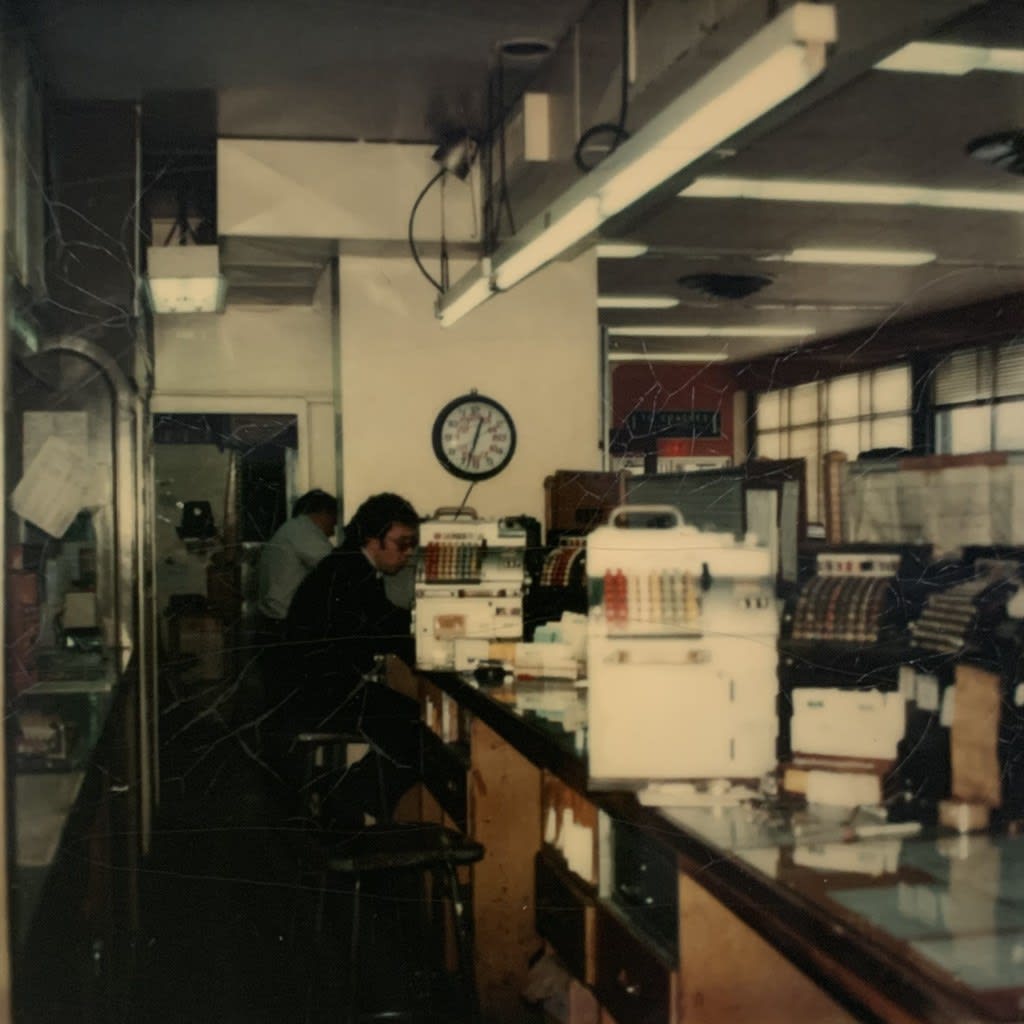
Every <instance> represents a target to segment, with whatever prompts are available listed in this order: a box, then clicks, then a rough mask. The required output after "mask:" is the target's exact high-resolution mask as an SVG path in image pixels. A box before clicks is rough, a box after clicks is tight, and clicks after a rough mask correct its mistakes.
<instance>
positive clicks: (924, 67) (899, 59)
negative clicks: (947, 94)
mask: <svg viewBox="0 0 1024 1024" xmlns="http://www.w3.org/2000/svg"><path fill="white" fill-rule="evenodd" d="M875 67H876V68H878V69H879V70H880V71H906V72H911V73H915V72H916V73H918V74H926V75H957V76H959V75H966V74H969V73H970V72H971V71H1002V72H1006V73H1009V74H1015V75H1024V50H1011V49H1008V48H1002V47H996V48H988V47H984V46H960V45H958V44H956V43H907V45H906V46H904V47H901V48H900V49H899V50H897V51H896V52H895V53H891V54H890V55H889V56H888V57H886V58H885V59H884V60H880V61H879V62H878V63H877V64H876V65H875Z"/></svg>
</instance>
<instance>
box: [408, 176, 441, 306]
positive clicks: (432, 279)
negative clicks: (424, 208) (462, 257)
mask: <svg viewBox="0 0 1024 1024" xmlns="http://www.w3.org/2000/svg"><path fill="white" fill-rule="evenodd" d="M444 175H445V169H444V168H443V167H442V168H441V170H439V171H438V172H437V174H435V175H434V176H433V177H432V178H431V179H430V181H428V182H427V183H426V185H424V186H423V191H422V192H420V194H419V195H418V196H417V197H416V202H415V203H413V204H412V210H410V212H409V251H410V252H411V253H412V258H413V260H414V261H415V263H416V266H417V267H419V269H420V273H421V274H422V275H423V276H424V277H425V278H426V279H427V280H428V281H429V282H430V283H431V284H432V285H433V286H434V287H435V288H436V289H437V290H438V291H439V292H443V291H444V286H443V285H442V284H441V282H440V281H438V280H437V279H436V278H435V277H434V276H433V274H431V273H430V271H429V270H427V268H426V267H425V266H424V265H423V261H422V260H421V259H420V254H419V253H418V252H417V251H416V239H415V237H414V235H413V227H414V225H415V223H416V211H417V210H418V209H419V206H420V203H422V202H423V199H424V197H425V196H426V194H427V193H428V192H429V191H430V190H431V189H432V188H433V187H434V185H436V184H437V182H439V181H440V180H441V179H442V178H443V177H444ZM443 272H444V271H443V268H442V273H443Z"/></svg>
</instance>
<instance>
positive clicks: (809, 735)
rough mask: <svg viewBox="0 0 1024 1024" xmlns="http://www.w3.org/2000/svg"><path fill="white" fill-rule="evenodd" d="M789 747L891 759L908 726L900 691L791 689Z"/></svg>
mask: <svg viewBox="0 0 1024 1024" xmlns="http://www.w3.org/2000/svg"><path fill="white" fill-rule="evenodd" d="M792 700H793V719H792V723H791V725H790V747H791V748H792V751H793V753H794V754H829V755H833V756H836V757H869V758H878V759H882V760H892V759H894V758H895V757H896V756H897V745H898V744H899V741H900V740H901V739H903V735H904V733H905V732H906V728H907V702H906V698H905V697H903V695H902V694H900V693H895V692H894V693H882V692H881V691H880V690H837V689H830V688H826V687H813V686H812V687H800V688H797V689H794V690H793V696H792Z"/></svg>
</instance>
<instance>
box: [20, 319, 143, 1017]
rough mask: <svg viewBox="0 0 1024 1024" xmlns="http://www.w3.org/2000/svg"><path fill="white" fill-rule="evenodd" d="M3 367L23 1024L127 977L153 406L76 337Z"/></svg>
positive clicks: (92, 1003)
mask: <svg viewBox="0 0 1024 1024" xmlns="http://www.w3.org/2000/svg"><path fill="white" fill-rule="evenodd" d="M8 372H9V373H10V377H11V379H10V388H9V397H8V404H7V409H6V426H7V429H6V431H5V446H6V447H5V465H6V491H7V496H8V501H7V504H8V513H7V521H6V536H5V568H6V573H5V583H6V595H5V596H6V612H7V614H6V622H5V633H6V636H5V641H6V643H5V655H6V663H5V678H6V692H5V705H6V711H7V715H6V719H5V720H6V723H7V729H6V735H5V740H6V751H7V758H6V765H7V772H6V779H5V794H6V799H7V808H8V822H9V827H8V831H7V848H6V852H7V860H8V866H9V870H8V878H9V886H10V888H9V900H8V907H9V916H10V925H11V927H10V935H11V942H12V952H11V962H12V965H13V993H14V1010H15V1013H16V1015H17V1019H19V1020H27V1021H32V1020H36V1019H40V1020H42V1019H53V1018H52V1012H53V1011H54V1009H55V1007H56V1005H57V1003H56V1002H55V1001H59V1002H60V1004H61V1005H64V1006H68V1005H74V1006H76V1008H84V1009H83V1012H85V1011H86V1010H87V1011H88V1012H89V1013H91V1012H93V1011H95V1012H96V1013H98V1014H100V1015H101V1016H102V1013H103V1007H104V1006H105V1005H108V1001H110V1000H114V999H116V998H117V993H118V991H119V989H120V987H122V986H123V985H124V984H126V979H127V978H128V977H130V964H131V946H132V942H131V935H132V932H133V928H134V925H135V878H136V872H135V867H136V862H137V859H138V857H139V855H140V853H141V850H142V844H143V843H144V837H145V827H144V822H146V821H148V814H149V808H150V798H149V793H150V779H149V777H148V774H147V775H145V776H144V775H143V774H142V767H143V763H144V753H145V751H146V750H147V749H151V748H152V745H151V740H152V730H153V723H152V718H151V712H150V708H151V706H152V702H151V700H150V693H149V689H150V686H151V685H152V673H151V671H150V659H151V651H150V650H149V649H148V647H147V644H146V640H145V638H146V635H147V630H146V629H145V628H144V625H145V615H140V609H142V608H144V607H145V601H144V598H145V593H146V587H147V580H148V578H149V577H148V574H147V573H145V572H143V571H142V568H143V564H144V563H143V559H142V558H141V557H140V549H141V543H140V541H141V537H142V530H143V525H142V524H144V523H145V521H146V519H145V517H144V516H143V515H141V514H140V512H141V505H142V503H143V502H144V501H145V494H146V491H145V489H144V488H143V487H141V486H140V482H141V480H142V477H143V474H142V472H141V469H142V460H141V455H140V450H139V441H140V437H141V432H140V423H141V422H142V419H141V416H142V411H143V407H144V403H143V402H142V400H141V399H140V398H139V396H138V394H137V392H136V390H135V387H134V385H133V384H132V383H131V382H130V381H129V380H128V379H127V378H126V376H125V375H124V374H123V373H122V371H121V370H120V368H119V366H118V365H117V363H116V362H115V361H114V360H113V359H112V358H111V357H110V356H109V355H108V354H107V353H106V352H105V351H104V350H103V349H102V348H101V347H100V346H98V345H95V344H94V343H91V342H88V341H85V340H82V339H79V338H60V339H54V340H52V341H51V342H49V343H43V344H42V345H41V346H40V348H39V351H37V352H34V353H26V352H20V353H19V352H15V354H14V358H12V359H11V362H10V364H9V367H8ZM55 978H60V981H61V984H60V986H58V988H59V990H60V991H59V993H58V992H57V991H55V986H54V979H55ZM48 1014H51V1016H48Z"/></svg>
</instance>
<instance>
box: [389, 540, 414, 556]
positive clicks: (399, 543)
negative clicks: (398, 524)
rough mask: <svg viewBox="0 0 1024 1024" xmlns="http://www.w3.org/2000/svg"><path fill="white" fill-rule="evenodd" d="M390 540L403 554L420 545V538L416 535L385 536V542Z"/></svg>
mask: <svg viewBox="0 0 1024 1024" xmlns="http://www.w3.org/2000/svg"><path fill="white" fill-rule="evenodd" d="M388 541H391V543H392V544H394V546H395V548H396V550H398V551H400V552H402V554H405V552H406V551H412V550H414V549H415V548H417V547H419V540H418V539H417V538H416V537H385V538H384V542H385V543H387V542H388Z"/></svg>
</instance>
